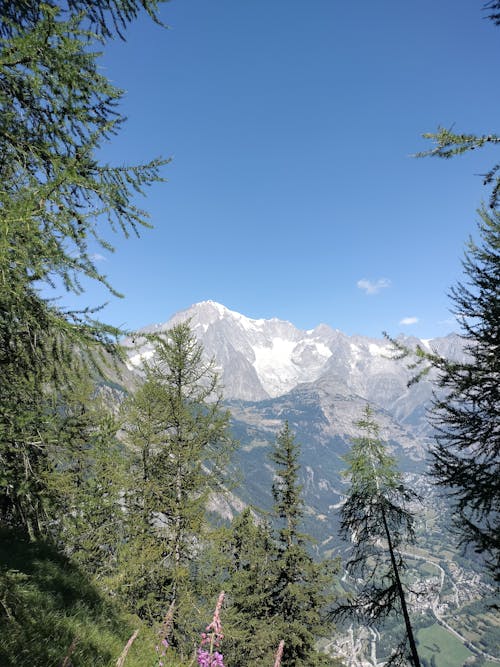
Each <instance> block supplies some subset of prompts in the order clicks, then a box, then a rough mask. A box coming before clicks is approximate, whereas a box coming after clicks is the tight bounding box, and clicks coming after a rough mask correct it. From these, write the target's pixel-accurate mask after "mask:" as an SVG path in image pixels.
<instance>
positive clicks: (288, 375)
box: [128, 301, 460, 421]
mask: <svg viewBox="0 0 500 667" xmlns="http://www.w3.org/2000/svg"><path fill="white" fill-rule="evenodd" d="M186 319H189V320H190V322H191V327H192V329H193V331H194V333H195V334H196V336H197V338H198V339H199V340H200V342H201V343H202V344H203V347H204V349H205V352H206V354H207V355H208V356H209V357H214V358H215V361H216V364H217V366H218V368H219V370H220V374H221V380H222V384H223V387H224V396H225V398H226V399H228V400H246V401H260V400H264V399H269V398H276V397H278V396H282V395H283V394H286V393H287V392H289V391H291V390H293V389H295V388H296V387H297V386H298V385H301V384H304V383H318V387H321V388H322V391H327V392H328V393H329V394H332V393H333V394H339V395H340V394H341V395H343V396H346V395H356V396H358V397H360V398H362V399H365V400H367V401H369V402H370V403H373V404H374V405H376V406H378V407H380V408H382V409H384V410H388V411H389V412H391V414H394V415H395V416H396V417H397V419H398V420H399V421H401V420H407V419H410V418H411V417H412V415H413V413H414V412H415V410H416V409H418V407H419V406H421V405H422V403H424V402H425V401H427V400H428V399H429V398H430V396H431V385H430V383H429V382H422V383H421V384H419V385H417V386H416V387H413V388H411V389H408V387H407V383H408V380H409V379H410V377H411V374H410V373H411V372H410V371H409V370H408V369H407V367H406V363H405V362H404V361H396V360H394V358H393V357H394V354H393V351H392V349H391V344H390V343H389V342H388V341H387V340H384V339H374V338H366V337H363V336H347V335H345V334H344V333H342V332H341V331H338V330H336V329H332V328H331V327H329V326H327V325H326V324H320V325H318V326H317V327H316V328H314V329H312V330H308V331H303V330H300V329H297V328H296V327H295V326H294V325H293V324H291V323H290V322H286V321H283V320H278V319H275V318H273V319H270V320H265V319H258V320H255V319H251V318H249V317H245V316H244V315H242V314H240V313H237V312H235V311H232V310H229V309H228V308H226V307H225V306H223V305H221V304H219V303H216V302H214V301H203V302H201V303H197V304H194V305H193V306H191V307H190V308H188V309H186V310H183V311H181V312H178V313H176V314H175V315H174V316H173V317H172V318H171V319H170V320H168V321H167V322H165V323H163V324H156V325H153V326H149V327H145V328H144V329H141V330H140V331H138V332H137V333H138V336H137V339H136V340H137V341H139V345H138V347H135V348H132V349H131V350H130V354H129V367H135V368H140V366H141V364H142V362H143V361H144V360H147V359H148V358H150V357H151V355H152V354H153V348H152V346H151V345H150V344H148V343H142V344H141V338H140V334H141V333H153V332H156V333H159V332H161V331H165V330H167V329H168V328H170V327H172V326H173V325H175V324H177V323H179V322H181V321H184V320H186ZM404 342H405V343H406V344H407V345H409V346H416V345H417V344H420V345H421V346H422V347H424V348H428V349H430V348H431V346H432V348H433V349H435V350H437V351H439V352H440V353H442V354H446V355H447V356H450V353H451V356H452V357H453V356H456V355H457V354H459V350H460V340H459V338H458V336H455V335H451V336H448V337H446V338H441V339H435V340H433V341H428V340H425V341H422V340H418V339H416V338H406V339H404ZM128 344H131V343H130V341H128Z"/></svg>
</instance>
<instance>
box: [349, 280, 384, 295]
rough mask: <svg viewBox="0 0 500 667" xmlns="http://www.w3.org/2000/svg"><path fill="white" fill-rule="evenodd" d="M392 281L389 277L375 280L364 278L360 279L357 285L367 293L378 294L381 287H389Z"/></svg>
mask: <svg viewBox="0 0 500 667" xmlns="http://www.w3.org/2000/svg"><path fill="white" fill-rule="evenodd" d="M390 284H391V281H390V280H389V279H388V278H379V279H378V280H376V281H375V282H373V281H371V280H368V279H367V278H362V279H361V280H358V282H357V283H356V285H357V286H358V287H359V289H364V290H365V292H366V294H377V293H378V292H380V290H381V289H384V288H385V287H389V286H390Z"/></svg>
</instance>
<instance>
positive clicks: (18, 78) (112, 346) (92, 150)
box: [0, 0, 164, 537]
mask: <svg viewBox="0 0 500 667" xmlns="http://www.w3.org/2000/svg"><path fill="white" fill-rule="evenodd" d="M143 4H144V6H145V7H146V9H147V10H148V11H150V12H154V8H155V7H156V2H146V3H139V2H135V1H134V0H132V1H131V2H122V1H121V0H116V1H114V0H110V1H109V2H106V3H104V4H103V3H97V2H92V1H91V0H70V1H69V2H68V5H67V7H65V8H64V7H62V6H61V7H58V6H54V5H53V4H50V3H42V2H37V1H35V0H28V2H24V1H23V2H20V1H14V2H9V3H3V4H2V9H1V10H0V81H1V86H0V109H1V113H0V153H1V155H2V161H1V164H0V365H1V367H2V373H1V374H0V396H1V397H2V403H1V406H0V463H1V465H2V478H1V490H0V520H1V522H2V523H3V524H4V525H18V526H23V527H24V529H25V530H27V531H28V533H29V534H30V535H31V536H32V537H35V536H36V535H41V534H46V532H47V525H48V513H49V512H50V505H51V502H52V498H51V491H50V489H49V488H48V485H47V472H48V461H50V458H51V447H52V441H51V437H50V434H51V432H52V431H53V428H52V426H51V424H50V421H51V420H52V419H53V418H54V415H53V413H52V414H51V405H52V404H53V403H54V401H55V389H54V387H55V386H57V383H59V382H61V381H62V382H63V383H64V382H66V381H67V376H68V374H70V371H69V369H70V367H71V366H72V364H73V363H74V362H75V360H76V362H77V364H79V363H81V360H82V358H81V357H80V358H79V359H78V355H75V352H76V351H77V350H79V351H83V350H85V351H86V353H85V355H86V356H85V358H86V360H87V361H88V362H89V363H90V362H94V363H95V364H97V363H99V357H100V356H102V355H101V352H102V349H105V350H108V351H113V352H114V353H115V354H117V353H118V352H119V348H118V347H117V345H116V337H117V335H118V333H119V332H118V331H117V330H116V329H115V328H114V327H111V326H108V325H105V324H102V323H100V322H98V321H97V320H96V319H95V317H94V314H93V313H94V311H92V310H91V309H84V310H83V311H82V312H70V311H65V310H64V309H62V308H59V307H57V306H56V305H55V303H54V302H52V301H50V300H48V299H44V298H42V297H41V296H40V293H39V288H40V287H41V286H44V287H46V288H49V287H51V286H52V287H57V286H58V285H63V286H64V288H65V289H67V290H71V291H73V292H76V293H80V292H81V291H82V279H91V280H96V281H98V282H100V283H102V284H103V285H104V286H105V287H107V288H108V289H111V291H113V290H112V288H111V287H110V285H109V284H108V282H107V280H106V277H105V276H104V275H102V274H101V273H100V271H99V270H98V268H97V266H96V264H95V261H94V260H93V252H94V249H95V247H96V246H99V245H100V246H101V247H103V248H107V249H111V246H110V244H109V241H108V240H106V239H104V238H102V234H101V230H104V229H108V230H111V231H112V232H114V231H119V230H121V231H122V232H123V233H125V234H126V235H128V234H130V233H137V232H138V230H139V228H140V227H141V226H144V225H147V224H148V223H147V216H146V214H145V213H144V212H142V211H141V210H140V209H138V208H137V207H136V205H135V204H134V197H135V195H136V193H144V190H145V188H146V187H147V186H148V185H149V184H151V183H154V182H156V181H159V180H161V177H160V174H159V169H160V167H161V166H162V164H164V161H162V160H153V161H152V162H150V163H149V164H146V165H143V166H133V167H112V166H109V165H104V164H101V163H100V162H99V159H98V158H97V151H98V149H99V148H100V147H101V145H102V143H103V142H104V141H107V140H108V139H109V138H110V137H111V136H112V135H113V134H115V133H116V132H117V130H118V129H119V127H120V125H121V123H122V121H123V118H122V117H121V116H120V115H119V113H117V109H116V105H117V103H118V101H119V99H120V97H121V91H119V90H118V89H116V88H115V87H114V86H112V85H111V84H110V83H109V81H107V79H106V78H105V77H103V76H102V74H100V72H99V70H98V58H99V53H98V52H96V50H95V46H96V44H97V43H100V42H101V41H102V39H101V38H98V36H97V35H96V34H94V33H93V32H92V31H90V30H89V29H88V27H87V24H88V19H89V18H90V21H91V22H92V23H94V25H95V26H96V27H97V29H98V31H99V32H100V33H101V35H105V36H107V37H110V36H111V35H112V33H113V32H114V31H115V29H119V28H120V27H121V28H124V27H125V24H126V23H127V21H128V20H129V19H131V18H133V17H134V16H135V14H136V13H137V11H138V9H139V7H140V6H141V5H143ZM64 9H65V10H66V11H64ZM81 10H87V17H86V16H85V13H84V12H83V11H81ZM110 19H111V21H112V23H113V22H114V24H115V25H114V28H113V30H110V29H107V28H106V21H107V20H110Z"/></svg>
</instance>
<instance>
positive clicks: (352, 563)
mask: <svg viewBox="0 0 500 667" xmlns="http://www.w3.org/2000/svg"><path fill="white" fill-rule="evenodd" d="M356 425H357V426H358V427H359V429H360V430H361V432H362V435H361V436H360V437H358V438H354V439H353V446H352V448H351V451H350V452H349V453H348V454H347V455H346V456H345V461H346V463H347V464H348V468H347V469H346V471H345V476H347V477H348V478H349V480H350V489H349V491H348V493H347V497H346V501H345V503H344V504H343V506H342V509H341V523H340V534H341V536H342V537H343V538H344V539H349V540H350V541H351V553H350V556H349V560H348V561H347V563H346V570H347V572H348V574H349V575H350V576H351V577H353V581H354V582H355V583H356V593H355V595H353V596H352V597H351V598H350V599H347V600H345V601H343V602H341V603H340V604H339V605H337V607H336V608H335V610H334V616H335V617H338V618H342V619H344V618H352V619H356V620H358V621H361V622H364V623H366V624H368V625H371V624H376V623H377V622H378V621H381V620H383V619H384V618H387V617H388V616H389V615H393V614H401V612H402V613H403V615H404V617H405V621H406V631H407V636H408V641H409V643H410V646H411V645H412V642H413V632H412V629H411V625H410V624H409V618H408V615H407V610H406V602H405V596H404V590H403V586H402V583H401V579H400V573H402V572H403V571H404V570H405V568H406V562H405V559H404V557H403V554H402V552H401V549H402V547H404V545H405V544H407V543H411V542H412V541H413V540H414V528H413V524H414V518H413V515H412V514H411V512H410V511H409V510H408V509H407V507H406V506H407V504H408V502H409V501H410V500H412V499H414V498H415V497H416V496H415V494H414V493H413V492H412V491H410V490H409V489H407V488H405V486H404V485H403V480H402V476H401V474H400V472H399V471H398V469H397V467H396V461H395V459H394V458H393V457H392V456H390V455H389V454H388V453H387V451H386V448H385V446H384V445H383V443H382V442H381V441H380V439H379V426H378V424H377V423H376V422H375V421H374V419H373V413H372V410H371V409H370V407H369V406H368V405H367V406H366V409H365V412H364V415H363V417H362V418H361V419H360V420H359V421H358V422H356ZM405 644H406V639H405V640H403V642H402V644H401V646H400V647H398V649H397V652H396V654H395V656H394V661H397V660H399V659H404V653H405V649H404V647H405ZM413 648H414V647H412V649H413ZM412 653H413V656H411V659H412V661H413V663H414V664H415V665H418V664H419V662H418V656H417V655H416V652H415V651H413V650H412Z"/></svg>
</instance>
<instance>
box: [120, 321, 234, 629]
mask: <svg viewBox="0 0 500 667" xmlns="http://www.w3.org/2000/svg"><path fill="white" fill-rule="evenodd" d="M155 345H156V355H155V362H154V364H152V365H150V366H148V367H147V369H146V379H145V382H144V384H143V385H142V386H141V387H140V388H139V389H138V390H137V392H136V393H135V394H134V395H133V396H132V397H131V398H130V400H129V401H128V402H127V403H126V405H125V406H124V415H125V416H124V419H125V431H126V441H127V443H128V445H129V446H130V448H131V450H132V452H133V462H132V480H131V482H130V483H129V486H128V490H127V493H126V498H125V503H126V514H127V522H128V526H129V528H128V535H129V539H128V541H127V543H126V545H124V547H123V549H122V550H121V556H120V558H121V559H122V562H123V567H122V572H121V575H120V577H121V580H120V581H121V585H120V591H121V592H122V595H124V596H125V597H126V599H127V600H128V601H129V604H130V605H131V606H132V608H133V609H134V610H135V611H137V612H138V613H139V614H140V615H141V616H142V617H144V618H146V619H148V620H149V621H153V620H159V619H160V618H161V617H162V616H163V615H164V614H165V611H166V607H168V605H169V604H170V602H171V601H172V600H175V602H176V609H177V614H176V629H177V635H176V636H177V640H178V641H181V639H180V638H179V637H182V636H183V635H186V636H187V635H189V634H190V633H192V628H191V629H188V628H187V623H184V620H185V617H186V614H188V609H189V608H190V607H191V606H192V602H193V592H194V586H195V584H194V578H195V575H194V572H193V567H194V565H193V563H194V562H195V561H196V558H197V552H198V550H199V548H200V546H199V545H200V540H202V539H203V536H204V533H205V526H206V519H205V512H206V506H207V502H208V499H209V497H210V495H211V494H213V493H221V492H222V487H221V484H222V482H223V477H224V468H225V466H226V464H227V462H228V460H229V456H230V454H231V451H232V448H233V442H232V439H231V437H230V434H229V415H228V413H227V412H226V411H225V410H223V409H222V406H221V401H222V397H221V395H220V392H219V389H218V377H217V374H216V373H215V371H214V365H213V362H212V361H206V360H205V359H204V357H203V350H202V347H201V346H200V345H199V343H198V342H197V341H196V338H195V337H194V335H193V334H192V332H191V330H190V326H189V323H187V322H186V323H182V324H179V325H177V326H175V327H173V328H172V329H171V330H170V331H168V332H167V333H166V334H165V336H164V337H161V338H158V339H156V341H155ZM148 563H150V565H148ZM181 626H183V628H184V629H183V630H181V629H180V627H181Z"/></svg>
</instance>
